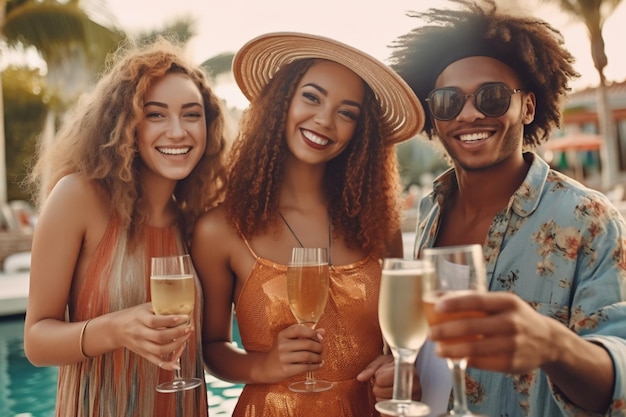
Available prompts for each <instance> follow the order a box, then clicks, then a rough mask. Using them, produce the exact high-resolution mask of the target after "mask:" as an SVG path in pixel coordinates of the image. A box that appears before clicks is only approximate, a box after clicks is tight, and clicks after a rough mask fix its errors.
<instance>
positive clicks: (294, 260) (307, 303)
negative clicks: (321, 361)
mask: <svg viewBox="0 0 626 417" xmlns="http://www.w3.org/2000/svg"><path fill="white" fill-rule="evenodd" d="M328 281H329V278H328V252H327V250H326V248H293V250H292V253H291V262H290V263H289V265H288V267H287V297H288V298H289V307H290V308H291V312H292V313H293V315H294V317H295V318H296V320H297V321H298V323H300V324H303V325H305V326H308V327H310V328H311V329H314V328H315V326H316V325H317V322H318V321H319V319H320V317H321V315H322V312H323V311H324V307H326V300H327V299H328ZM332 386H333V384H332V382H329V381H324V380H319V379H315V377H314V375H313V372H311V371H309V372H307V373H306V380H304V381H299V382H294V383H292V384H291V385H289V389H290V390H291V391H294V392H320V391H326V390H328V389H330V388H332Z"/></svg>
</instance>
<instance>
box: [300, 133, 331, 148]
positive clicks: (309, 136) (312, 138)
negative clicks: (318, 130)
mask: <svg viewBox="0 0 626 417" xmlns="http://www.w3.org/2000/svg"><path fill="white" fill-rule="evenodd" d="M302 134H303V135H304V137H305V138H307V139H308V140H310V141H311V142H313V143H317V144H318V145H322V146H323V145H326V144H328V139H324V138H322V137H320V136H317V135H316V134H315V133H313V132H309V131H308V130H303V131H302Z"/></svg>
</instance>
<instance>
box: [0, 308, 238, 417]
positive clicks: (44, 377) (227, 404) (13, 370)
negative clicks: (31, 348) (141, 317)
mask: <svg viewBox="0 0 626 417" xmlns="http://www.w3.org/2000/svg"><path fill="white" fill-rule="evenodd" d="M235 337H236V339H237V340H238V337H239V334H238V333H237V332H235ZM57 376H58V368H57V367H43V368H37V367H35V366H33V365H31V363H30V362H29V361H28V359H26V357H25V356H24V316H22V315H20V316H9V317H0V416H2V417H51V416H54V405H55V399H56V382H57ZM205 380H206V382H207V394H208V397H209V414H210V415H211V417H215V416H230V415H231V414H232V410H233V408H234V407H235V403H236V402H237V398H238V397H239V394H240V393H241V389H242V386H241V385H236V384H231V383H229V382H224V381H220V380H218V379H216V378H215V377H213V376H211V375H208V374H207V375H206V377H205Z"/></svg>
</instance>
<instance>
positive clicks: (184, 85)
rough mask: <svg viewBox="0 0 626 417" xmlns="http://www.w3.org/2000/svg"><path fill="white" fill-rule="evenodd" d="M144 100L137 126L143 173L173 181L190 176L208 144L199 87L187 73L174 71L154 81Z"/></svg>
mask: <svg viewBox="0 0 626 417" xmlns="http://www.w3.org/2000/svg"><path fill="white" fill-rule="evenodd" d="M143 102H144V107H143V120H142V121H141V123H140V124H139V128H138V130H137V147H138V152H139V155H140V157H141V161H142V162H143V164H142V175H144V176H147V175H153V176H158V177H161V178H164V179H168V180H172V181H177V180H181V179H183V178H185V177H187V176H188V175H189V174H190V173H191V171H192V170H193V168H194V167H195V166H196V164H197V163H198V161H200V159H201V158H202V155H203V154H204V151H205V148H206V140H207V132H206V121H205V113H204V104H203V100H202V95H201V94H200V91H199V90H198V88H197V87H196V85H195V84H194V83H193V81H191V79H189V77H187V76H186V75H185V74H179V73H171V74H167V75H165V76H164V77H162V78H160V79H158V80H157V81H155V82H154V84H153V85H152V86H151V88H150V89H149V90H148V91H147V93H146V95H145V97H144V100H143Z"/></svg>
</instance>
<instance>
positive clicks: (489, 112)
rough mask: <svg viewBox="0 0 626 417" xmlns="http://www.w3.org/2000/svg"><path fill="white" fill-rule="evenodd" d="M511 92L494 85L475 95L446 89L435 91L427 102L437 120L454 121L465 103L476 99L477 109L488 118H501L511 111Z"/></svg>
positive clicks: (505, 87) (499, 84)
mask: <svg viewBox="0 0 626 417" xmlns="http://www.w3.org/2000/svg"><path fill="white" fill-rule="evenodd" d="M518 91H521V90H515V91H511V90H510V89H509V88H508V87H507V86H506V85H505V84H502V83H494V84H487V85H484V86H482V87H480V88H479V89H478V90H476V92H475V93H473V94H463V93H462V92H461V91H459V90H458V89H456V88H453V87H446V88H438V89H436V90H433V91H432V92H431V93H430V95H429V96H428V98H427V99H426V102H427V103H428V108H429V110H430V113H431V114H432V116H433V117H434V118H435V119H437V120H443V121H446V120H452V119H454V118H455V117H457V116H458V115H459V113H461V110H462V109H463V106H464V105H465V101H466V100H467V99H468V98H469V97H472V96H473V97H474V105H475V106H476V109H477V110H478V111H479V112H481V113H482V114H484V115H485V116H488V117H500V116H502V115H503V114H504V113H506V112H507V110H509V105H510V104H511V94H513V93H516V92H518Z"/></svg>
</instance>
